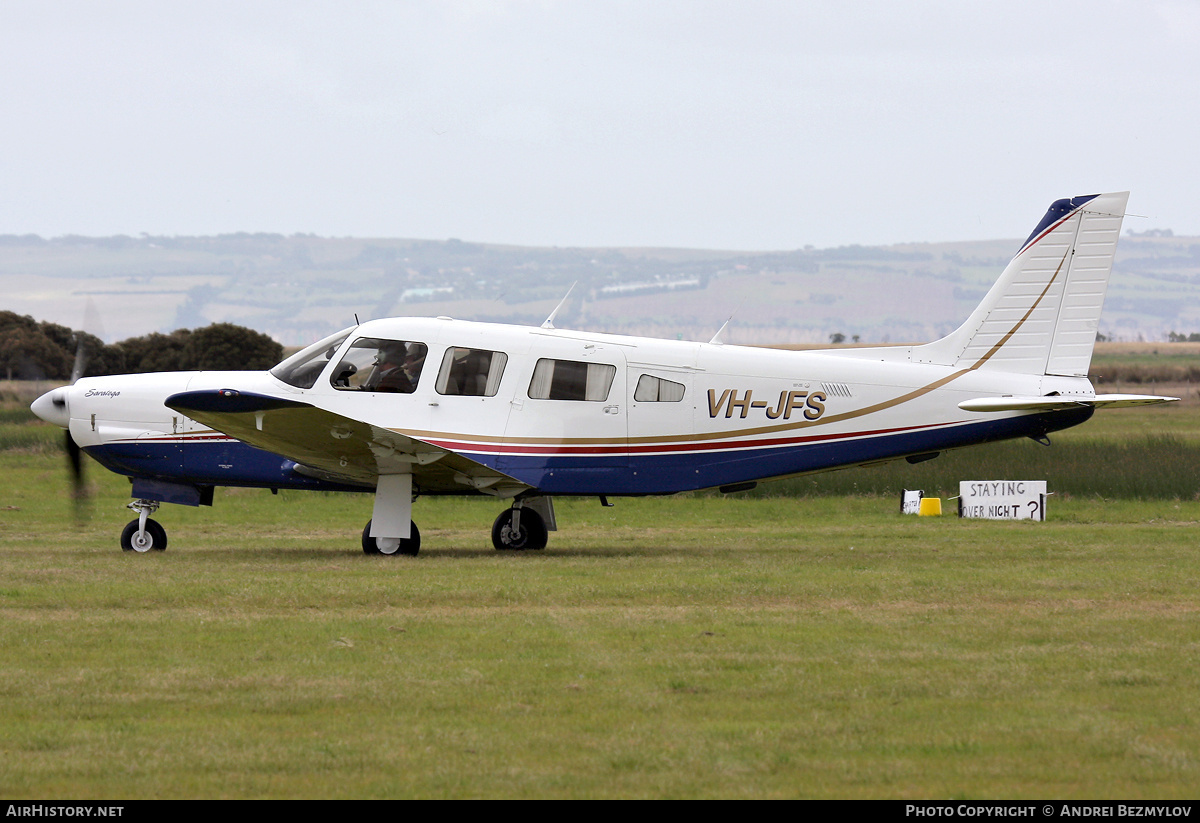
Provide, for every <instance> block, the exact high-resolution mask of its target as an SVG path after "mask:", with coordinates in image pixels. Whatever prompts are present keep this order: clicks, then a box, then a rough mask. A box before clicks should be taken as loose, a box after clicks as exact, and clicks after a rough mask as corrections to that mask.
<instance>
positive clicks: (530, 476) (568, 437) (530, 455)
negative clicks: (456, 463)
mask: <svg viewBox="0 0 1200 823" xmlns="http://www.w3.org/2000/svg"><path fill="white" fill-rule="evenodd" d="M625 381H626V366H625V356H624V353H623V352H622V351H621V350H620V349H619V348H617V347H615V346H604V345H601V344H599V343H592V342H589V341H586V340H575V339H571V338H565V337H558V336H557V335H546V336H545V337H544V338H541V339H539V340H538V341H537V342H535V343H534V345H533V346H532V347H531V350H530V352H529V356H528V357H527V358H524V363H523V370H522V373H521V376H520V378H519V380H518V385H517V390H516V392H515V394H514V396H513V399H512V401H511V407H510V411H509V415H508V425H507V427H506V428H505V433H504V454H503V455H502V457H501V458H500V461H499V463H498V465H497V468H499V469H500V470H501V471H503V472H505V473H506V474H510V475H512V476H514V477H516V478H518V479H520V480H522V481H523V482H525V483H529V484H530V485H532V486H536V487H538V488H539V489H543V490H544V491H545V492H546V493H547V494H596V495H601V494H621V493H627V492H628V490H629V488H630V485H629V452H628V438H629V432H628V419H629V415H628V409H627V404H626V385H625Z"/></svg>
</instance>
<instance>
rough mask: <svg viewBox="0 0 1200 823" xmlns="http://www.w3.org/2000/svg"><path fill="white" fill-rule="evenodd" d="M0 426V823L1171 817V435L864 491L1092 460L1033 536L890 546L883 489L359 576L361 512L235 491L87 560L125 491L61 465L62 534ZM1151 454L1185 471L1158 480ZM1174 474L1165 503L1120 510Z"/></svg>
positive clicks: (436, 532) (1176, 777)
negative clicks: (79, 503)
mask: <svg viewBox="0 0 1200 823" xmlns="http://www.w3.org/2000/svg"><path fill="white" fill-rule="evenodd" d="M9 406H10V407H11V408H13V409H16V405H15V404H9ZM3 411H4V410H2V409H0V412H3ZM7 413H8V414H9V416H8V417H4V416H2V414H0V448H2V449H3V450H0V477H3V481H0V637H2V638H3V642H0V672H3V674H2V675H0V692H2V695H3V707H4V708H3V719H2V720H0V795H3V796H5V797H7V798H10V799H19V798H42V799H45V798H112V799H122V798H178V797H263V798H269V797H286V798H294V797H314V798H318V797H319V798H340V797H363V798H376V797H379V798H394V797H400V798H403V797H438V798H440V797H447V798H450V797H455V798H457V797H518V798H525V797H563V798H578V797H652V798H665V797H672V798H673V797H686V798H693V797H694V798H700V797H729V798H739V797H755V798H757V797H884V798H1131V799H1133V798H1191V797H1194V796H1195V787H1196V786H1197V785H1200V708H1198V707H1200V684H1198V683H1197V681H1196V677H1195V672H1196V671H1197V666H1198V664H1200V659H1198V658H1200V620H1198V619H1197V617H1198V614H1197V613H1198V611H1200V602H1198V601H1197V596H1196V592H1197V590H1198V587H1200V553H1198V552H1197V551H1196V549H1197V542H1198V541H1197V538H1198V536H1200V500H1198V499H1197V496H1196V493H1195V488H1196V485H1197V482H1198V476H1200V470H1197V468H1196V464H1195V463H1194V462H1188V459H1186V458H1189V456H1193V455H1194V450H1195V449H1196V448H1197V447H1198V445H1200V413H1198V412H1197V408H1196V405H1195V404H1189V405H1185V406H1182V407H1181V408H1176V409H1145V410H1121V411H1112V412H1108V413H1101V414H1098V415H1097V417H1096V419H1095V420H1093V421H1091V422H1089V423H1088V424H1086V425H1085V426H1083V427H1080V428H1079V429H1078V430H1076V431H1073V432H1066V433H1062V434H1060V435H1057V436H1055V438H1054V439H1055V446H1053V447H1051V448H1050V449H1046V448H1044V447H1040V446H1037V445H1035V444H1032V443H1029V442H1023V443H1015V444H1001V445H998V446H995V447H991V448H988V447H984V448H980V449H977V450H966V451H963V452H961V453H959V454H958V455H948V456H946V457H944V458H939V459H938V460H934V461H930V462H929V463H926V464H920V465H919V466H907V464H900V465H899V466H898V467H895V468H897V469H898V470H900V471H903V470H904V468H905V467H907V468H908V469H909V470H914V471H915V470H918V469H923V470H928V471H935V470H936V471H938V472H940V473H939V474H937V475H935V480H936V483H938V484H941V485H943V486H945V487H946V488H951V487H953V486H954V485H955V484H956V483H957V480H958V479H965V478H961V477H960V476H959V474H958V473H959V472H960V471H962V470H965V469H963V466H962V465H961V464H956V463H953V462H950V461H952V459H958V457H959V456H960V455H961V456H964V457H965V456H967V455H975V457H973V458H971V461H972V462H968V463H967V464H966V468H967V469H971V470H977V471H979V472H983V473H988V472H992V471H1002V468H1000V466H1001V465H1002V464H997V463H989V462H988V460H987V459H985V458H984V455H986V454H988V453H990V452H994V451H999V452H1003V450H1004V449H1006V448H1009V447H1010V445H1011V448H1013V449H1017V450H1018V451H1021V450H1033V451H1034V453H1036V454H1039V455H1042V454H1047V455H1050V456H1051V457H1053V456H1055V455H1056V454H1063V453H1066V454H1065V457H1066V458H1071V459H1075V457H1072V455H1071V454H1070V452H1071V450H1072V449H1075V448H1078V449H1079V450H1081V451H1080V454H1083V455H1084V456H1083V458H1082V459H1083V460H1084V461H1085V463H1084V464H1082V465H1084V466H1085V468H1084V470H1085V471H1088V469H1087V468H1086V461H1087V460H1088V459H1091V460H1096V459H1099V458H1098V457H1097V455H1102V454H1104V452H1105V450H1106V448H1107V450H1108V451H1113V450H1115V449H1116V447H1118V446H1120V447H1122V448H1126V449H1127V451H1125V452H1122V457H1121V459H1120V460H1119V461H1116V462H1109V463H1102V464H1100V465H1093V466H1092V468H1091V469H1090V473H1091V474H1093V475H1107V476H1110V477H1111V476H1113V475H1120V474H1122V473H1126V474H1129V475H1132V476H1134V477H1135V480H1133V481H1128V480H1122V479H1120V478H1119V477H1118V478H1116V479H1112V480H1111V485H1109V486H1105V487H1104V488H1106V489H1110V490H1117V493H1085V492H1075V493H1070V494H1066V493H1060V494H1059V495H1056V496H1055V497H1054V498H1052V502H1051V504H1050V507H1049V520H1048V521H1047V522H1045V523H1039V524H1035V523H1029V522H1022V523H989V522H982V521H962V520H958V519H957V518H954V517H942V518H917V517H904V516H901V515H899V514H897V513H896V511H897V508H898V499H897V497H896V496H893V495H892V494H891V493H890V492H889V493H887V494H883V493H859V494H841V495H830V494H828V493H826V492H824V491H815V492H814V491H811V490H801V492H800V493H802V494H803V495H804V496H801V497H793V496H784V495H783V494H773V495H770V496H763V497H758V498H754V497H744V496H743V497H706V496H701V495H695V496H681V497H674V498H665V499H644V500H620V501H617V507H616V508H612V509H605V508H602V507H600V506H599V505H598V504H597V503H596V502H595V501H591V500H586V501H585V500H579V501H572V500H563V501H558V502H557V503H556V508H557V510H558V515H559V522H560V527H561V529H562V530H561V531H559V532H558V533H556V534H554V535H552V537H551V542H550V547H549V548H548V549H547V550H546V551H544V552H538V553H530V554H510V553H504V554H500V553H497V552H495V551H493V550H492V549H491V546H490V540H489V537H488V529H489V527H490V523H491V520H492V518H493V517H494V516H495V515H496V514H497V513H498V511H499V507H498V506H497V504H496V503H494V502H492V503H488V502H486V501H467V500H452V499H443V500H429V499H422V500H420V501H418V503H417V505H416V511H415V517H416V519H417V520H418V522H419V524H420V525H421V529H422V535H423V547H422V551H421V555H420V557H418V558H384V557H367V556H364V555H363V554H362V553H361V551H360V550H358V548H357V545H358V532H359V530H360V529H361V527H362V524H363V523H364V522H365V521H366V519H367V518H368V517H369V516H370V509H371V500H370V497H368V496H366V495H332V494H328V495H327V494H303V493H290V494H289V493H287V492H283V493H281V494H280V495H279V496H278V497H273V496H272V495H270V494H269V493H268V492H260V491H247V490H221V491H219V492H218V495H217V500H216V505H215V506H214V507H213V508H212V509H189V508H183V507H169V508H164V509H163V510H161V511H160V512H159V518H158V519H160V520H161V521H162V522H164V524H165V525H166V526H167V528H168V531H169V533H170V535H171V541H172V542H171V548H170V549H169V550H168V551H167V552H165V553H151V554H148V555H134V554H131V553H128V554H127V553H122V552H120V551H119V550H118V549H117V548H116V544H117V533H118V532H119V530H120V527H121V526H122V525H123V524H124V522H126V521H127V520H128V519H130V517H131V516H132V515H131V513H130V512H128V511H127V510H125V509H123V504H124V503H125V502H126V501H127V500H128V483H127V481H125V480H124V479H123V478H119V477H116V476H113V475H110V474H107V473H105V472H102V471H100V470H99V467H98V466H95V465H94V464H93V465H92V466H91V468H92V471H91V473H90V474H89V477H90V478H91V484H92V486H93V489H94V494H93V501H92V507H91V511H92V514H91V516H90V518H89V519H88V520H87V521H86V522H84V523H83V524H79V525H77V524H75V523H74V522H73V520H72V517H71V512H72V509H71V507H70V504H69V502H68V501H67V499H66V495H65V494H64V490H65V488H66V485H67V482H66V481H67V477H66V469H65V466H64V465H63V461H62V459H61V457H60V456H59V455H58V454H57V452H56V448H55V444H56V442H57V435H56V432H55V430H53V429H47V428H46V427H42V426H30V424H28V423H27V422H26V421H25V419H24V418H23V417H21V415H20V412H19V409H16V410H13V411H10V412H7ZM1155 415H1157V416H1155ZM2 438H7V439H6V440H5V439H2ZM1160 441H1165V442H1167V443H1168V446H1167V447H1166V448H1165V449H1163V450H1160V451H1155V450H1154V449H1155V448H1157V447H1156V446H1155V445H1154V444H1155V443H1156V442H1160ZM1072 443H1077V444H1079V445H1078V447H1075V446H1072V445H1071V444H1072ZM2 444H7V445H2ZM1096 444H1099V445H1096ZM1172 452H1173V453H1181V454H1183V455H1184V458H1185V459H1184V461H1183V462H1182V463H1180V464H1170V465H1164V464H1163V463H1162V461H1163V460H1165V459H1167V456H1168V453H1172ZM1087 455H1091V457H1090V458H1089V457H1088V456H1087ZM939 464H940V465H941V466H942V468H940V469H937V468H936V467H938V466H939ZM883 468H887V467H883ZM1179 472H1183V473H1184V476H1183V478H1182V480H1179V482H1178V484H1177V488H1182V489H1185V490H1186V489H1189V488H1191V489H1193V491H1192V492H1191V493H1190V494H1188V493H1186V492H1185V493H1181V494H1173V493H1171V492H1170V491H1169V490H1167V491H1163V490H1158V491H1153V492H1146V491H1145V490H1144V489H1142V488H1141V487H1140V485H1139V484H1140V483H1141V482H1142V480H1138V479H1136V478H1143V479H1145V478H1150V477H1153V476H1154V475H1156V474H1157V475H1162V474H1172V475H1174V474H1178V473H1179ZM856 474H857V475H860V476H867V475H869V474H870V471H868V470H862V471H858V472H855V471H847V472H838V473H834V474H830V475H825V476H822V477H821V478H818V480H819V481H820V482H824V481H825V480H826V479H828V480H829V481H830V482H832V481H833V480H834V479H836V478H843V477H844V478H850V477H853V476H855V475H856ZM910 479H912V478H911V477H901V481H900V482H902V483H904V485H908V486H909V487H910V488H920V487H922V486H921V485H919V484H918V483H909V482H908V480H910ZM1177 480H1178V478H1177ZM808 482H810V483H811V482H812V481H811V479H810V480H809V481H808ZM888 482H893V481H888ZM1130 483H1132V486H1131V485H1130ZM763 488H764V489H766V488H769V487H767V486H764V487H763ZM930 488H931V489H932V488H933V487H932V486H931V487H930ZM1051 489H1052V490H1055V489H1056V486H1055V483H1054V482H1052V483H1051ZM1121 489H1125V491H1123V492H1122V491H1120V490H1121ZM1059 491H1060V492H1061V489H1059Z"/></svg>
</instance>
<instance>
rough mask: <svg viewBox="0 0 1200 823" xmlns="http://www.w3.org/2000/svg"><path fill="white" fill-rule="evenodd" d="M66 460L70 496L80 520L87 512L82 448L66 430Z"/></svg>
mask: <svg viewBox="0 0 1200 823" xmlns="http://www.w3.org/2000/svg"><path fill="white" fill-rule="evenodd" d="M66 436H67V442H66V449H67V462H68V464H69V465H70V468H71V497H72V499H74V501H75V518H76V519H77V520H82V519H83V517H84V516H85V515H86V514H87V509H86V505H87V502H88V489H87V481H86V480H85V478H84V476H83V450H82V449H81V448H79V444H78V443H76V442H75V438H73V437H71V431H70V430H69V429H68V430H67V431H66Z"/></svg>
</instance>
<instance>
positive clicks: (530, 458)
mask: <svg viewBox="0 0 1200 823" xmlns="http://www.w3.org/2000/svg"><path fill="white" fill-rule="evenodd" d="M1092 412H1093V410H1092V408H1091V407H1081V408H1079V409H1072V410H1068V411H1059V412H1052V413H1045V414H1033V415H1023V416H1017V417H1006V418H1001V419H999V420H989V421H982V422H974V423H964V424H961V425H956V426H947V427H942V428H931V429H924V430H918V431H909V432H900V433H892V434H884V435H876V436H869V437H854V438H848V439H843V440H829V441H823V442H813V443H799V444H792V445H787V446H782V447H757V448H747V449H725V450H704V451H682V452H666V453H660V454H640V453H631V454H620V453H618V454H612V453H609V454H603V455H579V454H572V455H545V454H499V455H498V454H489V453H485V452H478V453H476V452H470V451H463V452H462V454H464V456H466V457H469V458H471V459H472V460H476V461H478V462H480V463H484V464H486V465H488V466H490V467H491V468H494V469H496V470H498V471H501V472H503V473H505V474H507V475H509V476H511V477H515V478H516V479H518V480H520V481H521V482H523V483H526V484H528V485H529V486H532V487H533V488H535V489H538V490H539V491H541V492H542V493H544V494H551V495H554V494H559V495H614V496H616V495H643V494H671V493H673V492H679V491H688V490H692V489H702V488H711V487H714V486H724V485H729V484H734V483H744V482H748V481H752V480H760V479H763V478H768V477H782V476H786V475H793V474H804V473H809V472H819V471H824V470H828V469H833V468H837V467H840V466H848V465H856V464H859V463H870V462H874V461H877V460H886V459H889V458H896V457H903V456H905V455H911V454H923V453H928V452H934V451H943V450H946V449H954V448H960V447H963V446H969V445H973V444H977V443H986V442H990V441H994V440H1004V439H1009V438H1015V437H1040V436H1042V435H1044V434H1045V433H1047V432H1051V431H1057V430H1059V429H1064V428H1067V427H1069V426H1074V425H1077V424H1079V423H1082V422H1084V421H1085V420H1087V419H1088V418H1089V417H1091V415H1092ZM87 451H88V453H89V454H91V455H92V456H93V457H94V458H96V460H98V461H99V462H100V463H101V464H103V465H104V466H105V467H106V468H108V469H110V470H112V471H114V472H117V473H118V474H124V475H128V476H131V477H142V478H154V479H161V480H175V481H179V482H184V483H191V484H194V485H197V486H250V487H261V488H296V489H326V490H341V491H351V490H361V489H360V488H358V487H356V486H353V485H350V484H339V483H333V482H329V481H325V480H320V479H317V478H314V477H310V476H307V475H305V474H301V473H299V472H297V471H296V470H295V468H296V464H295V463H294V462H293V461H291V460H288V459H287V458H284V457H280V456H279V455H277V454H272V453H271V452H267V451H263V450H261V449H256V448H253V447H251V446H248V445H246V444H245V443H242V442H241V441H238V440H217V441H213V440H206V441H191V442H188V441H167V442H151V443H147V442H146V441H138V442H128V443H111V444H108V445H104V446H93V447H90V448H88V449H87ZM463 492H464V493H466V494H473V493H475V491H474V490H473V489H470V488H467V487H464V489H463Z"/></svg>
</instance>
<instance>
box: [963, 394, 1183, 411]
mask: <svg viewBox="0 0 1200 823" xmlns="http://www.w3.org/2000/svg"><path fill="white" fill-rule="evenodd" d="M1178 399H1179V398H1178V397H1156V396H1154V395H1151V394H1097V395H1094V396H1092V397H1071V396H1069V395H1052V396H1047V397H1011V396H1010V397H980V398H977V399H975V400H964V401H963V402H961V403H959V404H958V407H959V408H960V409H962V410H963V411H973V412H999V411H1061V410H1062V409H1075V408H1079V407H1080V406H1092V407H1093V408H1097V409H1116V408H1120V407H1122V406H1150V405H1153V404H1155V403H1173V402H1175V401H1176V400H1178Z"/></svg>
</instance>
